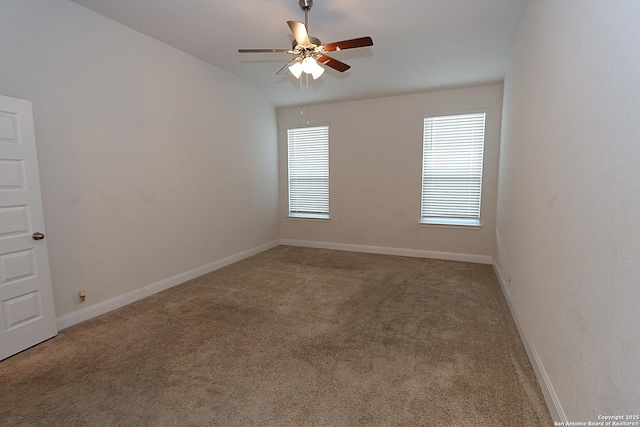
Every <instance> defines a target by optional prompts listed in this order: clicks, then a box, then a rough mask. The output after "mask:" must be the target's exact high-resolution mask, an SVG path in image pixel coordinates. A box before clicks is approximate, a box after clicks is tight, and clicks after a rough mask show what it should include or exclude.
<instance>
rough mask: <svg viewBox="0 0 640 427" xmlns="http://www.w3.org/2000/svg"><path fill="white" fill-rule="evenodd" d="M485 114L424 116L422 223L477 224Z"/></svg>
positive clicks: (478, 222)
mask: <svg viewBox="0 0 640 427" xmlns="http://www.w3.org/2000/svg"><path fill="white" fill-rule="evenodd" d="M485 115H486V113H484V112H481V113H472V114H456V115H451V116H435V117H426V118H425V119H424V140H423V150H422V153H423V157H422V209H421V219H420V222H421V223H423V224H443V225H467V226H480V196H481V191H482V156H483V151H484V122H485Z"/></svg>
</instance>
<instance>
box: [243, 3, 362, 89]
mask: <svg viewBox="0 0 640 427" xmlns="http://www.w3.org/2000/svg"><path fill="white" fill-rule="evenodd" d="M299 4H300V8H301V9H302V10H303V11H304V24H303V23H302V22H296V21H287V24H289V28H290V29H291V32H292V33H293V38H294V40H293V46H292V48H291V49H239V50H238V52H239V53H289V54H292V55H295V58H293V59H292V60H291V61H289V62H288V63H287V64H285V66H284V67H282V68H281V69H280V71H278V72H277V73H276V74H277V75H279V74H286V73H287V71H290V72H291V74H293V75H294V76H295V77H296V78H297V79H299V78H300V76H301V74H302V72H305V73H307V74H311V76H312V77H313V78H314V80H315V79H317V78H318V77H320V76H321V75H322V73H324V68H322V67H321V66H320V65H319V64H323V65H326V66H328V67H331V68H333V69H334V70H338V71H340V72H345V71H347V70H348V69H349V68H351V66H349V65H347V64H345V63H344V62H341V61H338V60H337V59H334V58H332V57H330V56H327V55H325V53H327V52H337V51H340V50H346V49H355V48H358V47H366V46H373V40H371V37H360V38H357V39H350V40H343V41H340V42H334V43H327V44H324V45H323V44H322V43H321V42H320V40H319V39H317V38H315V37H311V36H310V35H309V33H308V32H307V28H308V27H309V10H311V6H313V0H300V1H299Z"/></svg>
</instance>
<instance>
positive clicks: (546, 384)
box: [492, 261, 569, 425]
mask: <svg viewBox="0 0 640 427" xmlns="http://www.w3.org/2000/svg"><path fill="white" fill-rule="evenodd" d="M492 265H493V271H495V273H496V276H497V277H498V282H500V287H501V288H502V293H503V294H504V297H505V299H506V300H507V304H508V305H509V309H510V310H511V316H512V317H513V320H514V322H515V324H516V327H517V328H518V333H519V334H520V339H522V343H523V344H524V348H525V350H526V351H527V355H528V356H529V361H530V362H531V366H532V367H533V371H534V373H535V374H536V378H537V379H538V384H540V389H541V390H542V395H543V396H544V400H545V402H546V403H547V407H548V408H549V412H550V413H551V418H553V420H554V421H560V422H563V423H564V425H568V421H569V420H568V419H567V416H566V414H565V413H564V409H562V404H561V403H560V400H559V399H558V395H557V394H556V392H555V390H554V389H553V385H552V384H551V380H550V379H549V375H547V371H546V370H545V368H544V365H543V364H542V360H540V356H538V352H537V351H536V349H535V347H534V346H533V345H532V344H531V342H530V341H529V338H528V336H527V331H526V330H525V328H524V325H523V323H522V320H521V318H520V313H519V312H518V309H517V308H516V306H515V304H514V302H513V299H512V298H511V291H510V290H509V287H508V285H507V282H506V281H505V280H504V277H503V276H502V274H501V272H500V268H499V266H498V264H497V263H496V262H495V261H494V262H493V263H492Z"/></svg>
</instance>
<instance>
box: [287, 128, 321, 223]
mask: <svg viewBox="0 0 640 427" xmlns="http://www.w3.org/2000/svg"><path fill="white" fill-rule="evenodd" d="M314 129H320V131H319V132H320V133H324V134H326V140H322V141H316V143H318V144H320V145H325V146H326V148H323V147H320V148H319V150H324V152H323V153H321V155H320V157H321V158H322V160H323V163H324V164H321V165H320V166H321V170H320V171H319V172H318V173H320V174H321V175H326V176H324V177H322V176H321V177H315V179H316V180H319V181H323V180H324V182H323V183H321V184H320V185H319V186H320V187H321V189H320V190H318V189H316V190H311V193H313V192H314V191H315V192H318V191H321V193H322V196H323V199H324V200H323V201H321V202H315V201H310V200H308V199H307V200H306V201H305V200H304V199H305V197H309V195H304V188H302V189H298V190H295V189H292V184H293V185H294V186H295V185H296V178H295V177H294V179H293V180H292V161H293V162H297V161H299V160H300V159H297V160H296V159H295V158H294V157H295V156H292V148H294V147H292V143H295V142H296V141H294V140H293V138H295V136H293V135H292V134H295V133H297V132H300V131H304V130H310V131H313V130H314ZM298 142H300V141H298ZM307 145H308V144H307ZM305 148H307V149H308V148H309V147H305ZM316 150H318V148H316ZM329 150H330V127H329V125H328V124H318V125H313V126H303V127H294V128H289V129H287V206H288V209H287V212H288V215H287V217H288V218H293V219H313V220H328V219H329V187H330V164H329ZM315 154H316V155H317V152H316V153H315ZM308 161H309V160H308V159H307V162H308ZM298 167H299V165H298ZM295 169H296V168H294V169H293V170H294V171H295ZM297 182H298V185H300V184H299V180H298V181H297ZM296 193H298V198H297V199H298V200H297V201H296V200H292V194H296ZM294 197H295V196H294ZM305 205H306V206H311V207H312V209H308V210H307V209H303V208H304V206H305ZM314 206H315V207H314Z"/></svg>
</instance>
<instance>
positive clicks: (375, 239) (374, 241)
mask: <svg viewBox="0 0 640 427" xmlns="http://www.w3.org/2000/svg"><path fill="white" fill-rule="evenodd" d="M373 243H380V238H379V237H378V235H377V234H374V235H373Z"/></svg>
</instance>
